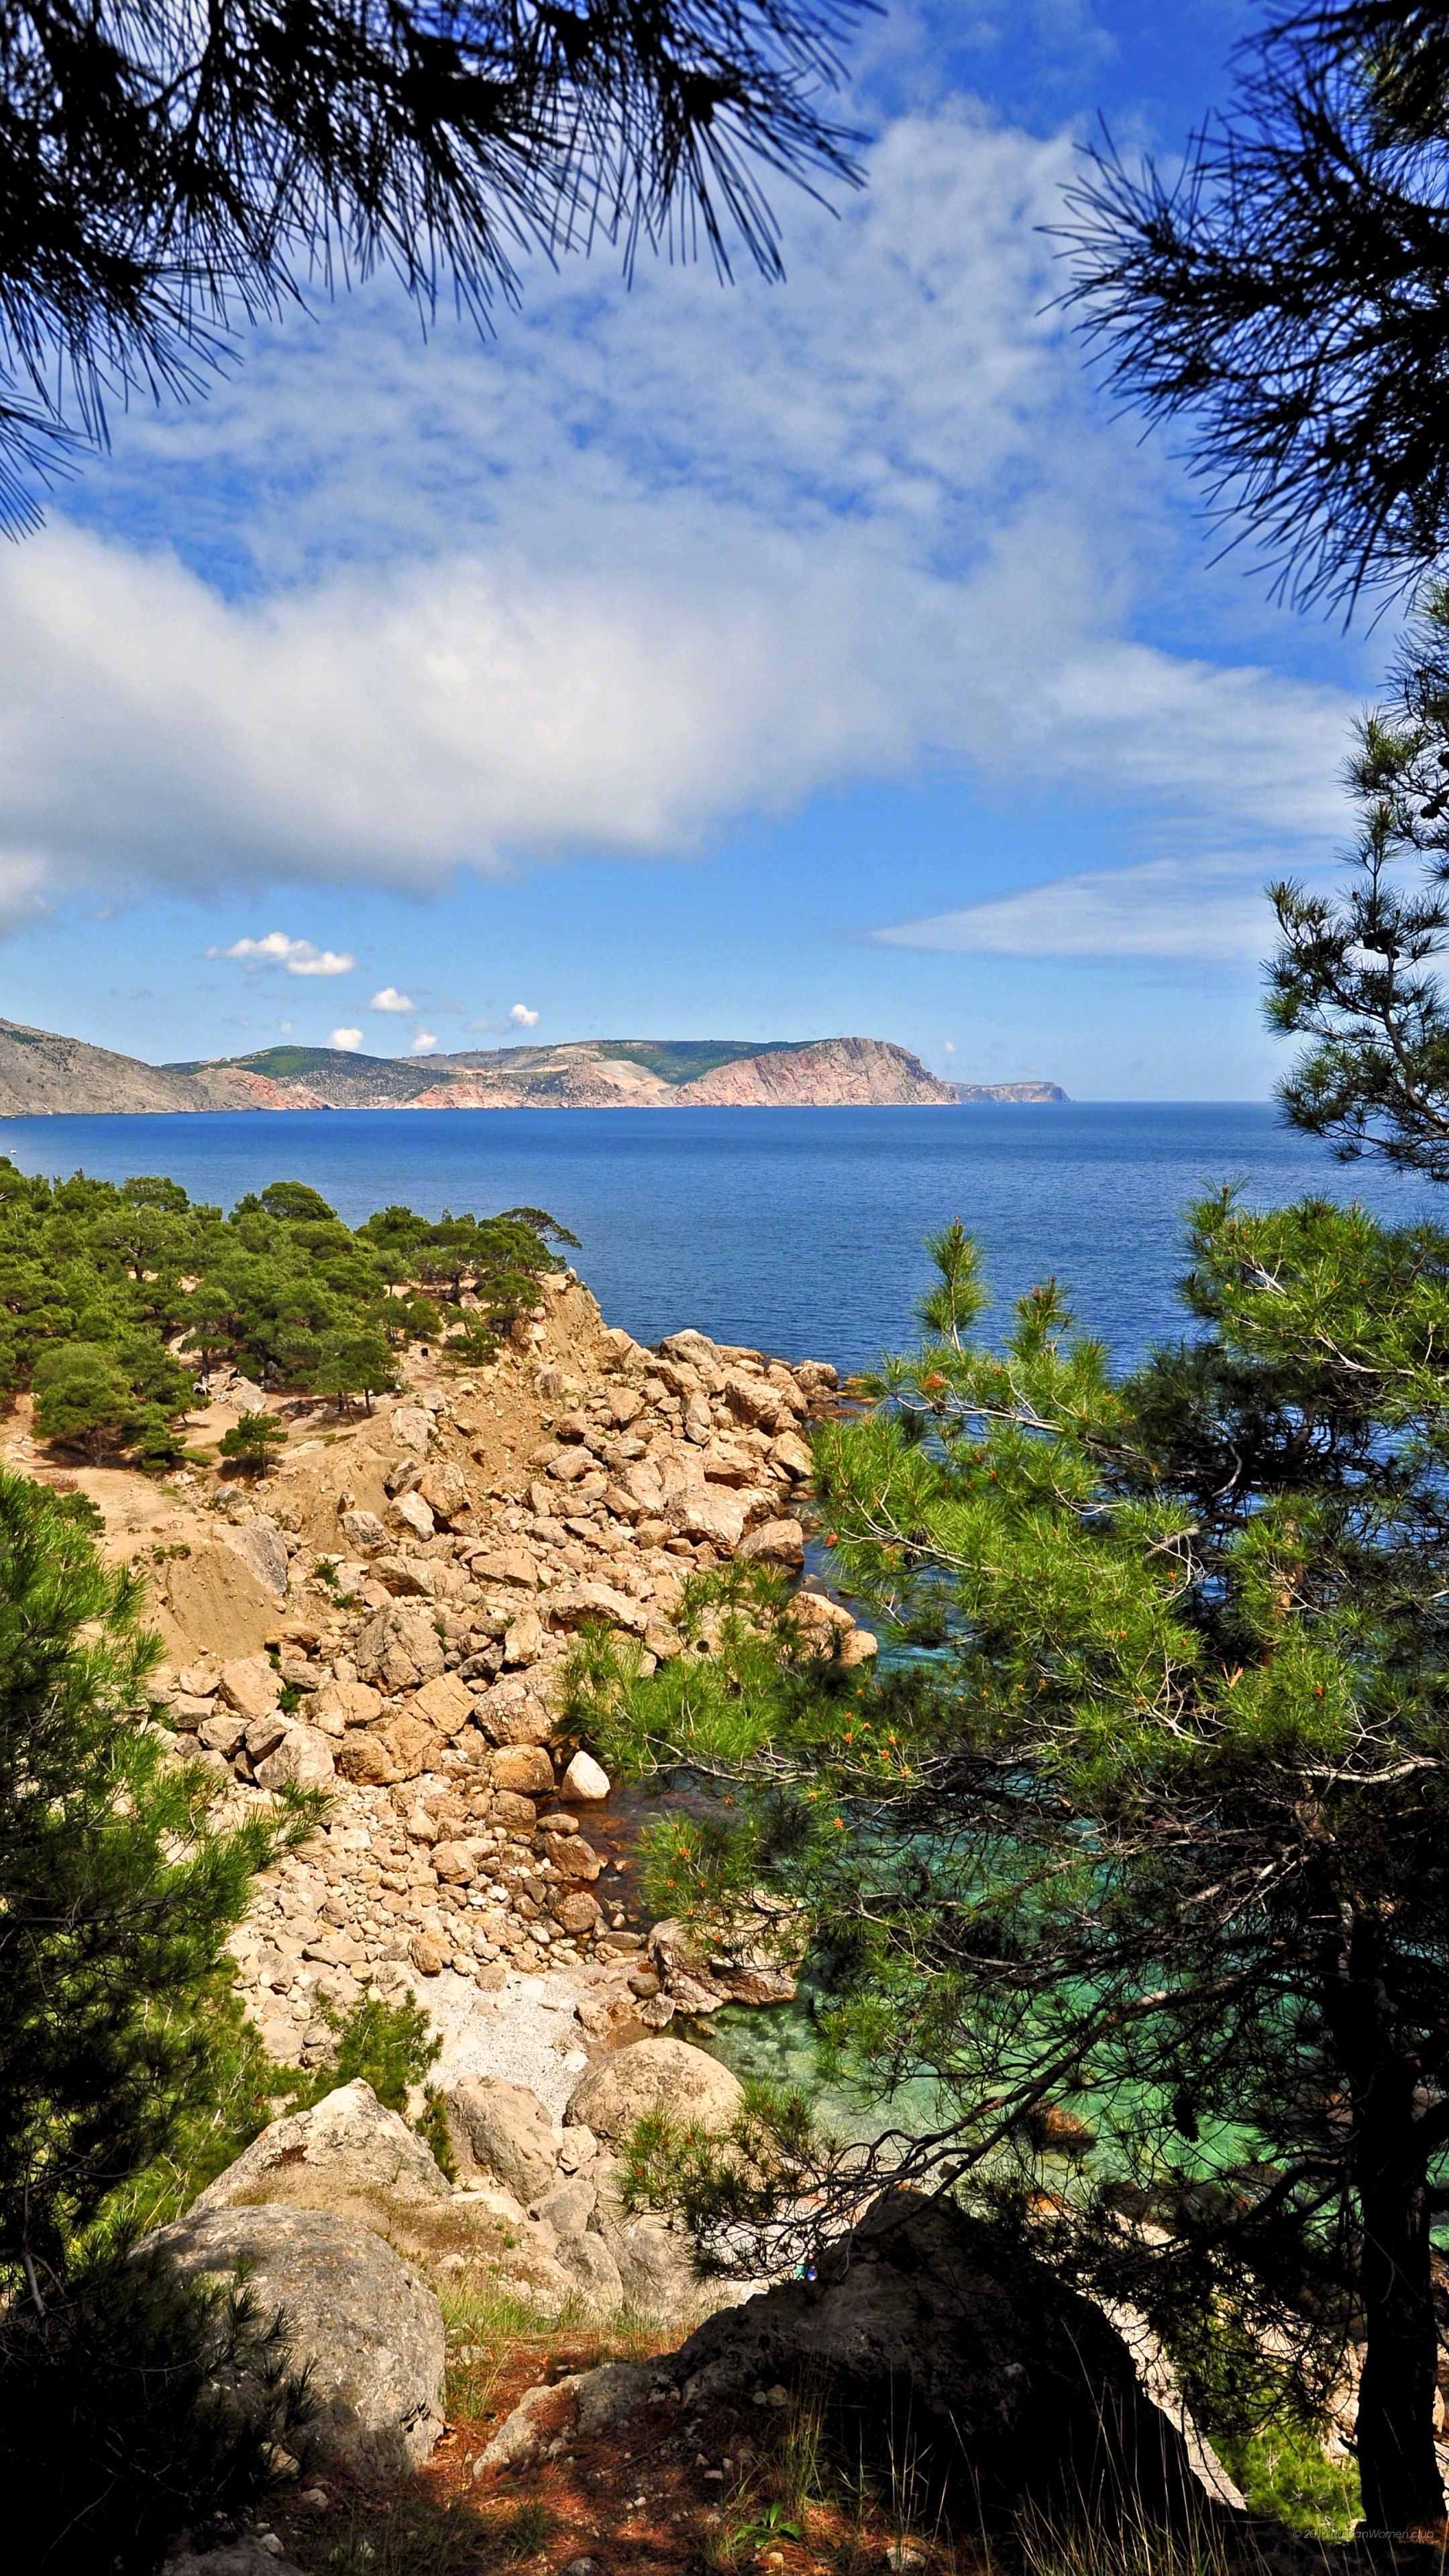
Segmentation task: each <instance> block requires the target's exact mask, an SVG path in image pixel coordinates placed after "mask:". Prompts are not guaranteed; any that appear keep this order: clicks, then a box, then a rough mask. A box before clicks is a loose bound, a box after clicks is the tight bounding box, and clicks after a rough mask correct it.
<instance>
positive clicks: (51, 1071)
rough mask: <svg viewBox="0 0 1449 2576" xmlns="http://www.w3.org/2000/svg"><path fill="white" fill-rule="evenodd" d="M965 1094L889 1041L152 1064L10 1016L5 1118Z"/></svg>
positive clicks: (901, 1103)
mask: <svg viewBox="0 0 1449 2576" xmlns="http://www.w3.org/2000/svg"><path fill="white" fill-rule="evenodd" d="M956 1097H957V1095H956V1090H955V1087H954V1086H953V1085H952V1084H950V1083H945V1082H938V1081H937V1080H936V1078H935V1076H934V1075H933V1074H931V1073H928V1072H927V1070H926V1068H925V1066H924V1065H923V1064H922V1062H921V1060H920V1058H919V1056H914V1055H911V1054H910V1053H909V1052H908V1050H907V1049H906V1048H905V1047H899V1046H892V1045H890V1044H889V1043H888V1042H887V1041H886V1040H884V1039H881V1038H820V1039H812V1040H809V1041H805V1042H789V1043H784V1042H781V1043H779V1044H774V1045H756V1044H752V1043H749V1042H746V1041H743V1040H740V1041H731V1040H728V1039H716V1040H707V1039H683V1040H653V1039H633V1038H619V1039H603V1038H600V1039H587V1040H580V1041H579V1042H577V1043H576V1044H570V1045H566V1046H557V1047H539V1046H516V1047H498V1048H493V1049H491V1050H472V1051H469V1052H466V1053H463V1054H459V1055H428V1056H413V1057H396V1056H368V1055H362V1054H359V1053H356V1052H351V1051H348V1050H347V1049H344V1048H340V1047H305V1046H276V1047H264V1048H262V1049H260V1050H259V1051H258V1052H257V1053H255V1054H252V1055H246V1056H234V1057H215V1058H207V1059H204V1060H203V1059H198V1060H196V1061H195V1062H192V1063H188V1064H164V1065H153V1064H143V1063H141V1062H140V1060H139V1059H138V1058H136V1057H134V1056H127V1055H117V1054H115V1053H113V1052H112V1050H111V1049H109V1048H107V1047H94V1046H88V1045H87V1044H85V1042H84V1041H83V1040H81V1039H79V1038H69V1037H60V1036H57V1035H55V1034H54V1033H53V1032H52V1031H50V1030H47V1029H32V1028H27V1027H24V1026H23V1025H22V1024H21V1023H19V1022H18V1021H15V1020H0V1117H7V1118H34V1117H71V1116H88V1117H96V1116H126V1115H145V1114H154V1113H157V1112H162V1113H167V1112H174V1111H177V1110H190V1111H204V1110H209V1109H619V1108H635V1109H663V1108H673V1109H691V1108H696V1109H707V1108H719V1107H736V1108H804V1109H827V1108H898V1107H920V1106H926V1107H932V1108H951V1107H954V1106H955V1105H956Z"/></svg>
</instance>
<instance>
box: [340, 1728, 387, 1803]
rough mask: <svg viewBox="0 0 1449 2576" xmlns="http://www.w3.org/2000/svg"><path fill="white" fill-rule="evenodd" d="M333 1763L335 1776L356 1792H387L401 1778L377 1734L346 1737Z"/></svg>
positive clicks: (359, 1734) (385, 1746)
mask: <svg viewBox="0 0 1449 2576" xmlns="http://www.w3.org/2000/svg"><path fill="white" fill-rule="evenodd" d="M334 1760H335V1763H336V1767H337V1773H338V1777H339V1778H340V1779H343V1780H346V1781H348V1782H349V1783H350V1784H351V1785H352V1787H353V1788H356V1789H388V1788H391V1787H392V1786H393V1784H394V1783H395V1782H396V1781H398V1780H400V1779H401V1778H402V1776H403V1775H402V1773H401V1771H400V1770H399V1769H398V1766H397V1763H396V1762H395V1761H394V1759H393V1756H392V1753H391V1751H390V1750H389V1748H388V1746H387V1745H386V1744H385V1743H384V1742H383V1739H382V1737H381V1736H380V1735H364V1734H361V1733H358V1734H355V1735H349V1736H347V1737H346V1738H345V1740H344V1741H343V1742H342V1743H341V1744H339V1745H338V1747H337V1751H336V1754H335V1756H334Z"/></svg>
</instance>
